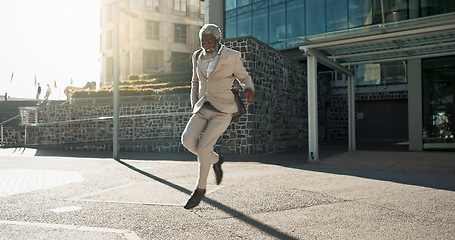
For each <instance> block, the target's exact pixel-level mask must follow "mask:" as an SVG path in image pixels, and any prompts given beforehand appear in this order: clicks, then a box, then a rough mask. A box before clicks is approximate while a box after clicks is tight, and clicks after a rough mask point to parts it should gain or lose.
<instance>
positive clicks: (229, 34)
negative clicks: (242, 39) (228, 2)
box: [224, 17, 239, 38]
mask: <svg viewBox="0 0 455 240" xmlns="http://www.w3.org/2000/svg"><path fill="white" fill-rule="evenodd" d="M225 28H226V32H225V33H224V35H225V38H235V37H237V36H239V35H237V17H231V18H227V19H226V25H225Z"/></svg>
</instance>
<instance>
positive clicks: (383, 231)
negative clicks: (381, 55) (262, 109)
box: [0, 148, 455, 239]
mask: <svg viewBox="0 0 455 240" xmlns="http://www.w3.org/2000/svg"><path fill="white" fill-rule="evenodd" d="M120 156H121V158H122V160H121V161H115V160H112V159H111V158H110V154H109V153H90V152H85V153H84V152H61V151H51V150H47V151H46V150H39V151H36V150H34V149H0V203H1V204H0V239H455V204H454V202H455V192H454V190H455V171H454V166H455V163H454V162H455V153H452V152H382V151H358V152H348V153H346V152H344V151H343V149H336V148H326V149H323V150H322V151H321V157H322V158H324V159H323V160H322V161H321V163H319V164H307V163H306V162H305V160H304V159H305V158H306V153H305V151H304V150H289V151H284V152H277V153H272V154H265V155H260V156H255V157H236V156H226V160H227V161H226V163H225V164H223V170H224V171H225V177H224V179H223V182H222V183H221V185H219V186H217V185H215V178H214V175H213V172H211V173H210V175H209V178H210V179H209V186H208V189H207V194H206V197H205V199H204V201H203V202H202V203H201V204H200V205H199V206H198V207H196V208H195V209H192V210H185V209H184V208H183V205H184V204H185V203H186V201H187V199H188V197H189V195H190V194H191V191H192V190H194V189H193V188H194V183H195V181H196V177H197V167H198V166H197V163H196V162H195V158H194V156H192V155H191V154H187V153H179V154H134V153H121V154H120Z"/></svg>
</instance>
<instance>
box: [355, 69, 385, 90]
mask: <svg viewBox="0 0 455 240" xmlns="http://www.w3.org/2000/svg"><path fill="white" fill-rule="evenodd" d="M355 77H356V80H357V84H358V85H377V84H380V83H381V65H380V64H363V65H358V66H357V67H356V70H355Z"/></svg>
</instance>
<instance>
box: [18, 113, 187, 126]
mask: <svg viewBox="0 0 455 240" xmlns="http://www.w3.org/2000/svg"><path fill="white" fill-rule="evenodd" d="M190 114H191V112H176V113H153V114H133V115H122V116H119V118H133V117H147V116H184V115H190ZM107 119H113V117H112V116H109V117H97V118H83V119H77V120H65V121H57V122H46V123H25V124H23V125H24V126H32V127H41V126H50V125H59V124H65V123H66V124H71V123H78V122H86V121H96V120H107Z"/></svg>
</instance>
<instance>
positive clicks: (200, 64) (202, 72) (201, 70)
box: [196, 50, 207, 78]
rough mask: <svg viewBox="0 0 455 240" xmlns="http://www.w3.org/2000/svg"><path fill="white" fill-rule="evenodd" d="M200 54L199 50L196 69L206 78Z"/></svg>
mask: <svg viewBox="0 0 455 240" xmlns="http://www.w3.org/2000/svg"><path fill="white" fill-rule="evenodd" d="M201 56H202V50H201V53H200V54H199V56H198V58H197V59H196V64H197V65H196V66H197V70H198V71H199V76H204V77H205V78H207V75H206V74H205V72H204V70H203V68H202V60H201Z"/></svg>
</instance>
